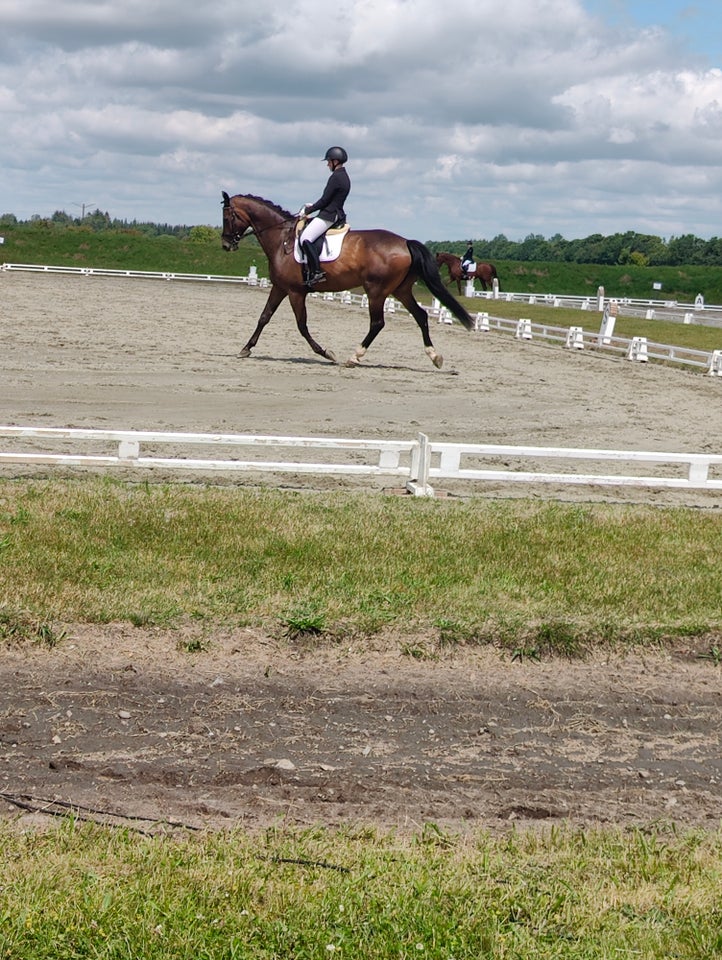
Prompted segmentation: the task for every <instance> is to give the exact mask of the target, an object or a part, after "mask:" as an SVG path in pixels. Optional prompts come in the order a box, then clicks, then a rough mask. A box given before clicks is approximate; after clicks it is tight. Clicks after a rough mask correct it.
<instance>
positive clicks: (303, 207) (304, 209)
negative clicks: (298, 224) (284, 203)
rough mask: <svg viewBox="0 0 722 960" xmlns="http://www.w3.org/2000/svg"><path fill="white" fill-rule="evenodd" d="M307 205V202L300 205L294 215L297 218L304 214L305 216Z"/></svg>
mask: <svg viewBox="0 0 722 960" xmlns="http://www.w3.org/2000/svg"><path fill="white" fill-rule="evenodd" d="M307 206H308V204H307V203H304V205H303V206H302V207H301V209H300V210H299V211H298V213H297V214H296V216H297V217H298V219H299V220H300V219H301V217H305V216H306V207H307Z"/></svg>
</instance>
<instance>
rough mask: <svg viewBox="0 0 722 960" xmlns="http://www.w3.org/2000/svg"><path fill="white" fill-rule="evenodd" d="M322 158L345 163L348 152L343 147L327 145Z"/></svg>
mask: <svg viewBox="0 0 722 960" xmlns="http://www.w3.org/2000/svg"><path fill="white" fill-rule="evenodd" d="M323 159H324V160H338V162H339V163H346V161H347V160H348V154H347V153H346V151H345V150H344V148H343V147H329V148H328V150H327V151H326V156H325V157H324V158H323Z"/></svg>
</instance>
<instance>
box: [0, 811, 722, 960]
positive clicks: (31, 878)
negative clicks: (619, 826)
mask: <svg viewBox="0 0 722 960" xmlns="http://www.w3.org/2000/svg"><path fill="white" fill-rule="evenodd" d="M0 858H2V862H3V865H4V867H3V882H2V887H0V956H2V957H4V958H8V960H20V958H23V960H89V958H93V960H137V958H143V960H168V958H173V960H233V958H235V960H240V958H243V960H247V958H254V960H255V958H259V960H260V958H267V960H277V958H278V960H280V958H293V960H319V958H337V957H345V958H349V960H351V958H353V960H392V958H393V960H411V958H414V960H419V958H429V960H481V958H494V960H521V958H524V960H526V958H532V957H533V958H535V960H565V958H568V960H609V958H614V957H624V958H630V957H635V958H636V957H639V958H645V960H651V958H660V960H661V958H670V957H675V958H678V960H711V958H713V957H718V956H720V954H721V953H722V912H721V910H720V901H719V890H720V884H722V868H721V866H720V865H721V864H722V834H719V833H717V834H714V833H712V834H699V833H689V834H685V835H676V834H674V833H669V832H664V831H654V830H652V831H631V832H629V833H621V832H616V831H610V832H595V831H574V830H569V831H565V830H552V831H551V832H548V833H546V834H543V835H539V834H523V835H522V834H515V833H511V834H509V835H507V836H505V837H501V838H494V837H490V836H488V835H485V834H481V835H477V836H471V837H465V838H460V837H455V836H453V835H448V834H445V833H443V832H442V831H440V830H438V829H436V828H434V827H433V825H428V826H427V827H426V829H425V830H424V831H423V832H422V833H420V834H419V836H418V837H417V838H416V839H412V840H408V839H407V840H401V839H398V838H395V837H394V836H388V835H387V836H383V835H378V834H375V833H373V832H371V831H368V830H364V831H355V830H354V829H353V828H349V829H348V830H347V831H343V832H340V831H336V832H328V831H324V830H311V831H306V832H304V833H296V834H294V833H289V832H286V831H284V830H280V829H279V830H277V831H276V830H270V831H268V832H267V833H266V834H265V835H264V836H263V837H260V838H259V837H255V838H253V837H248V836H247V835H245V834H242V833H230V834H221V835H212V836H201V837H194V836H188V837H185V838H177V839H176V838H167V839H163V838H161V839H158V838H144V837H138V836H137V835H134V834H132V833H128V832H125V831H122V832H116V833H111V832H108V831H106V830H103V829H99V828H96V827H81V826H78V825H74V824H73V823H72V822H71V823H68V824H67V825H66V826H64V827H62V828H61V829H59V830H58V831H57V832H50V833H45V834H37V833H33V832H29V833H24V834H18V833H17V832H15V831H13V830H12V829H7V828H5V829H0Z"/></svg>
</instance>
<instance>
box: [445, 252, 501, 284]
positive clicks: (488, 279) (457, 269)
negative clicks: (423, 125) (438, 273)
mask: <svg viewBox="0 0 722 960" xmlns="http://www.w3.org/2000/svg"><path fill="white" fill-rule="evenodd" d="M436 262H437V264H438V265H439V266H440V267H442V266H445V267H446V268H447V269H448V271H449V280H448V282H447V286H448V285H449V284H450V283H453V281H454V280H456V285H457V287H458V288H459V293H461V281H462V280H463V279H465V277H464V272H463V270H462V269H461V257H457V256H455V254H453V253H437V254H436ZM467 276H468V279H469V280H478V281H479V283H481V289H482V290H488V289H489V288H490V287H491V285H492V284H493V282H494V280H498V279H499V277H498V274H497V272H496V267H495V266H494V264H493V263H477V264H475V265H474V269H473V270H471V271H470V272H469V273H468V274H467Z"/></svg>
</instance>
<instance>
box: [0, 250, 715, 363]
mask: <svg viewBox="0 0 722 960" xmlns="http://www.w3.org/2000/svg"><path fill="white" fill-rule="evenodd" d="M2 270H3V271H29V272H32V273H45V274H75V275H77V276H83V277H125V278H136V279H146V280H148V279H150V280H181V281H203V282H213V283H227V284H228V283H230V284H239V283H240V284H245V285H246V286H250V287H260V288H267V287H268V285H269V281H268V279H267V278H266V277H259V276H258V272H257V270H256V268H255V267H251V270H250V272H249V274H248V276H245V277H240V276H232V277H231V276H223V275H218V274H197V273H173V272H164V271H152V270H111V269H104V268H102V267H56V266H46V265H43V264H33V263H3V264H2ZM467 294H468V295H470V296H471V295H473V296H474V297H483V298H485V299H487V300H489V299H491V300H505V301H507V302H518V303H526V304H534V303H540V304H544V305H551V306H566V307H574V306H576V307H578V308H579V309H580V310H582V311H584V310H588V311H599V312H600V313H601V312H602V310H604V307H605V304H606V305H607V306H608V305H609V303H610V302H611V301H610V300H609V298H606V299H605V298H604V296H603V295H602V294H600V295H599V296H598V297H596V298H593V297H568V296H564V297H561V296H555V295H553V294H546V295H544V296H539V295H536V294H531V295H530V294H520V293H506V292H505V293H500V292H499V290H498V286H495V289H494V290H493V291H486V292H484V291H481V292H480V291H473V290H467ZM310 297H311V298H312V299H322V300H329V301H336V302H340V303H345V304H349V305H351V306H358V307H363V308H366V307H368V298H367V297H366V294H357V293H352V292H351V291H349V290H344V291H342V292H339V293H330V292H329V293H320V292H319V293H311V294H310ZM613 302H614V303H615V305H617V307H618V308H619V312H620V313H622V312H629V311H631V312H632V314H633V313H634V311H635V310H637V308H640V309H641V307H644V309H645V311H646V313H645V315H646V318H647V319H654V315H655V308H657V309H663V308H664V309H665V313H664V316H665V318H667V319H669V318H670V317H671V316H673V314H670V313H669V309H670V308H675V307H678V308H680V309H684V322H685V323H691V322H694V317H695V314H694V312H690V311H694V310H699V308H700V307H699V305H698V304H695V305H692V304H689V305H684V304H675V303H672V302H670V301H656V300H644V301H641V300H640V301H632V300H629V299H623V300H620V301H616V300H615V301H613ZM620 305H621V306H620ZM687 306H688V307H689V310H687V309H686V307H687ZM703 309H704V311H705V320H704V323H705V324H710V323H711V324H715V323H719V325H720V326H722V307H714V306H711V307H706V308H703ZM384 310H385V312H386V313H390V314H393V313H396V312H397V311H399V312H404V313H405V312H406V311H405V308H404V307H403V306H402V304H401V303H399V302H398V301H397V300H395V299H394V298H393V297H389V298H388V299H387V301H386V304H385V306H384ZM715 311H717V313H718V318H717V319H716V320H715ZM429 313H430V314H431V316H433V317H436V318H437V319H438V322H439V323H448V324H451V323H454V322H455V321H454V318H453V316H452V314H451V313H450V312H449V311H448V310H447V309H446V308H445V307H442V306H441V305H440V304H439V302H438V300H436V299H434V300H433V302H432V305H431V307H430V308H429ZM606 318H607V314H604V319H603V321H602V324H601V325H600V329H599V331H598V332H591V331H589V330H584V329H583V328H582V327H581V326H579V327H576V326H575V327H556V326H552V325H550V324H540V323H532V322H531V320H528V319H525V318H520V319H518V320H512V319H507V318H503V317H494V316H491V315H490V314H489V313H488V312H486V311H479V312H477V314H476V318H475V329H476V330H477V331H479V332H488V331H490V330H494V331H496V332H499V333H513V334H514V335H515V337H516V338H517V339H519V340H533V339H534V338H538V339H542V340H547V341H551V342H555V341H556V342H561V343H563V345H564V346H565V347H568V348H570V349H576V350H583V349H585V348H586V347H591V348H593V349H595V350H602V351H608V352H611V353H621V354H624V356H625V357H626V358H627V359H628V360H632V361H635V362H638V363H646V362H647V361H648V360H665V361H668V362H670V363H679V364H683V365H686V366H693V367H699V368H702V369H704V370H705V371H706V372H707V373H708V374H710V375H711V376H716V377H721V378H722V336H721V338H720V349H719V350H713V351H711V352H709V351H704V350H692V349H688V348H686V347H679V346H675V345H673V344H666V343H655V342H652V341H648V340H647V338H645V337H632V338H631V339H627V338H624V337H614V336H611V335H610V336H607V335H604V336H603V335H602V329H603V326H604V321H605V319H606ZM677 319H679V318H677Z"/></svg>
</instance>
